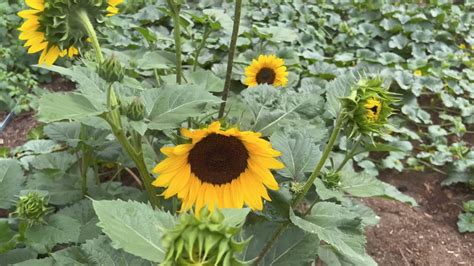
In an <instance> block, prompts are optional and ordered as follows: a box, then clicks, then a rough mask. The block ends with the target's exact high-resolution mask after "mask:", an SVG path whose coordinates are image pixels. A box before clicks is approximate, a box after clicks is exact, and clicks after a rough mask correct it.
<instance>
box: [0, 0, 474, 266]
mask: <svg viewBox="0 0 474 266" xmlns="http://www.w3.org/2000/svg"><path fill="white" fill-rule="evenodd" d="M25 2H26V6H25V8H24V9H23V11H21V12H19V13H18V16H19V17H21V18H23V21H22V24H18V28H19V31H20V32H19V33H18V34H19V39H20V40H22V41H23V43H24V45H25V46H28V50H27V52H28V53H33V54H34V53H37V56H36V57H34V55H30V56H29V57H28V58H30V59H31V58H33V59H34V60H38V61H37V62H38V65H37V66H36V68H38V69H42V71H44V70H48V71H51V72H55V73H58V74H60V75H62V76H63V77H65V78H68V79H70V80H71V81H73V82H74V83H75V84H76V87H77V89H76V90H74V91H71V92H44V93H42V95H41V97H40V99H39V101H38V119H39V120H40V121H41V122H42V125H41V127H39V128H38V129H36V130H35V131H33V134H32V137H31V140H30V141H28V142H27V143H25V144H24V145H22V146H20V147H17V148H15V149H14V150H12V151H7V152H6V154H5V155H6V157H8V158H5V159H1V160H0V185H1V186H0V192H1V193H0V199H1V200H0V208H1V209H4V210H6V211H7V213H8V214H9V215H8V218H0V228H1V229H2V230H1V231H0V261H1V262H2V263H5V264H15V263H17V264H19V265H37V264H38V265H53V264H60V265H62V264H106V265H109V264H125V263H126V264H132V265H138V264H164V265H188V264H203V265H234V264H236V265H240V264H255V265H308V264H311V263H313V262H315V261H322V262H323V263H325V264H328V265H340V264H355V265H374V264H376V263H375V261H374V260H373V259H372V258H371V257H370V256H369V255H368V254H367V253H366V251H365V244H366V237H365V228H366V227H367V226H372V225H375V224H377V222H378V220H379V217H378V216H377V215H376V214H375V213H374V212H373V211H372V210H371V209H370V208H368V207H366V206H365V205H363V204H362V203H361V202H360V201H359V200H358V199H359V198H365V197H385V198H390V199H394V200H398V201H402V202H406V203H407V204H411V205H413V206H416V205H417V203H416V202H415V200H414V199H413V198H411V197H409V196H407V195H404V194H402V193H401V192H399V191H398V190H397V188H395V187H394V186H392V185H390V184H388V183H385V182H383V181H380V180H378V179H377V175H378V173H379V171H380V170H381V169H383V168H391V169H396V170H398V171H401V170H403V169H404V168H412V169H414V170H418V171H423V170H425V169H427V168H430V169H434V170H435V171H438V172H441V173H443V174H445V175H446V176H447V178H446V180H445V182H444V184H445V185H452V184H454V183H458V182H464V183H466V184H468V185H470V186H472V182H473V181H472V180H471V179H472V174H471V171H472V168H473V164H474V152H473V150H472V146H471V144H469V136H472V126H471V125H472V123H473V122H474V121H472V117H473V115H472V112H473V111H474V109H473V105H472V98H473V93H472V89H473V86H472V79H473V77H472V62H473V61H472V60H473V59H472V58H473V57H472V55H473V49H472V48H473V47H472V46H473V44H474V39H473V37H472V36H473V29H472V12H471V13H470V12H469V8H472V5H470V4H469V3H466V4H462V5H453V4H452V3H438V4H430V5H428V4H410V3H407V4H403V3H402V4H400V3H394V4H378V3H373V2H368V1H367V2H363V3H356V2H350V1H334V2H331V3H322V2H321V3H314V4H307V3H305V2H303V1H301V2H300V1H288V2H286V1H248V2H244V3H242V1H240V0H237V1H234V2H224V1H222V2H219V3H216V2H215V1H209V2H206V1H200V2H199V3H183V2H179V1H174V0H169V1H136V2H135V1H129V2H123V1H120V0H108V1H105V0H88V1H84V0H59V1H52V0H29V1H25ZM12 19H18V18H12ZM11 39H13V38H11ZM11 41H13V40H11ZM14 42H15V43H16V42H17V41H16V40H15V41H14ZM19 45H21V44H19ZM10 46H13V45H11V44H10ZM21 51H22V50H21ZM25 58H26V56H25ZM58 60H63V62H65V64H64V65H65V66H60V65H58ZM21 80H22V79H21ZM374 154H376V155H380V156H371V155H374ZM458 225H459V230H460V231H461V232H470V231H471V232H472V231H473V208H472V202H471V201H468V202H466V203H465V205H464V211H463V213H461V214H460V215H459V223H458Z"/></svg>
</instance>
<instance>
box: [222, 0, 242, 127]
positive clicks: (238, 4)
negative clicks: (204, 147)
mask: <svg viewBox="0 0 474 266" xmlns="http://www.w3.org/2000/svg"><path fill="white" fill-rule="evenodd" d="M241 10H242V0H236V1H235V9H234V27H233V28H232V37H231V39H230V46H229V56H228V58H227V72H226V75H225V83H224V90H223V92H222V103H221V106H220V108H219V116H218V118H219V119H220V118H222V117H223V116H224V112H225V105H226V103H227V97H228V95H229V89H230V82H231V79H232V67H233V65H234V54H235V48H236V46H237V38H238V37H239V26H240V13H241Z"/></svg>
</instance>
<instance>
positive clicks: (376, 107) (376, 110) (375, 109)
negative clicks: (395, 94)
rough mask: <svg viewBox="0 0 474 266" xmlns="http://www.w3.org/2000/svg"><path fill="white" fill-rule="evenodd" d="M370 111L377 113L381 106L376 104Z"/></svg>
mask: <svg viewBox="0 0 474 266" xmlns="http://www.w3.org/2000/svg"><path fill="white" fill-rule="evenodd" d="M370 111H372V113H374V114H377V113H378V112H379V107H378V106H377V105H375V106H373V107H372V108H370Z"/></svg>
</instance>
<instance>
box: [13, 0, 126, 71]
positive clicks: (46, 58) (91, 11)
mask: <svg viewBox="0 0 474 266" xmlns="http://www.w3.org/2000/svg"><path fill="white" fill-rule="evenodd" d="M25 2H26V4H27V5H28V6H29V7H30V8H31V9H28V10H23V11H20V12H19V13H18V16H20V17H22V18H24V19H25V22H24V23H23V25H21V27H20V28H19V30H20V31H21V34H20V36H19V39H20V40H24V41H26V43H25V47H29V49H28V53H30V54H34V53H38V52H41V56H40V58H39V61H38V63H39V64H43V63H46V65H52V64H54V62H55V61H56V60H57V59H58V57H64V56H66V55H67V56H69V57H70V58H72V57H73V56H75V55H77V54H78V53H79V50H78V47H81V46H82V45H83V44H84V41H85V40H86V39H87V37H88V36H87V34H86V31H85V30H84V28H83V27H82V25H81V24H80V23H79V22H78V17H79V16H78V13H77V12H78V11H84V12H86V13H87V14H88V16H89V17H90V18H91V19H92V22H93V24H97V23H99V22H101V21H102V20H103V19H102V17H103V16H104V15H106V16H112V15H115V14H117V13H118V9H117V5H119V4H121V3H122V2H123V0H107V1H106V0H55V1H52V0H25Z"/></svg>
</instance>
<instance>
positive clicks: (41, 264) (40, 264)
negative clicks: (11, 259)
mask: <svg viewBox="0 0 474 266" xmlns="http://www.w3.org/2000/svg"><path fill="white" fill-rule="evenodd" d="M53 265H54V260H53V259H52V258H49V257H46V258H43V259H30V260H25V261H22V262H19V263H15V266H53Z"/></svg>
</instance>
